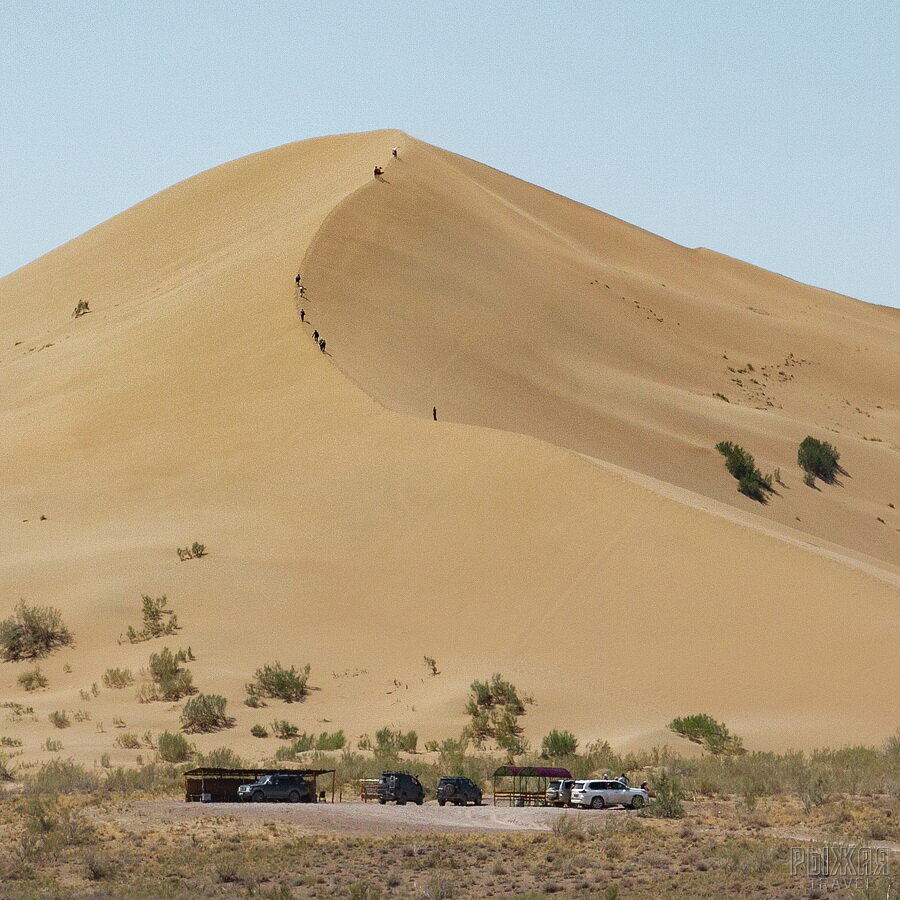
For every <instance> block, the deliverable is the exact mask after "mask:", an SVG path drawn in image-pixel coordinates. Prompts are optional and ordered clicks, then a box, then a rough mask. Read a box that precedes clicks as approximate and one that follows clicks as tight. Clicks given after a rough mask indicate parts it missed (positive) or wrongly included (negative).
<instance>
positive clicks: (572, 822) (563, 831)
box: [550, 813, 587, 841]
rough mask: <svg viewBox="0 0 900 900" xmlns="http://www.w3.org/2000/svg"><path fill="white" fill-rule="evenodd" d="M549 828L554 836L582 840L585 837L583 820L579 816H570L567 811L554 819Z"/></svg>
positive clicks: (568, 839)
mask: <svg viewBox="0 0 900 900" xmlns="http://www.w3.org/2000/svg"><path fill="white" fill-rule="evenodd" d="M550 830H551V831H552V832H553V834H554V835H555V836H556V837H559V838H562V839H563V840H567V841H572V840H575V841H583V840H584V839H585V837H587V835H586V834H585V827H584V820H583V819H582V818H581V817H580V816H571V815H569V814H568V813H563V814H562V815H561V816H559V817H558V818H556V819H554V820H553V825H552V826H551V828H550Z"/></svg>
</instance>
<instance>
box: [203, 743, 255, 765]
mask: <svg viewBox="0 0 900 900" xmlns="http://www.w3.org/2000/svg"><path fill="white" fill-rule="evenodd" d="M197 765H198V766H206V767H209V768H211V769H246V768H247V761H246V760H245V759H243V758H242V757H240V756H238V755H237V754H236V753H235V752H234V750H232V749H231V747H216V749H215V750H210V751H209V753H200V754H198V756H197Z"/></svg>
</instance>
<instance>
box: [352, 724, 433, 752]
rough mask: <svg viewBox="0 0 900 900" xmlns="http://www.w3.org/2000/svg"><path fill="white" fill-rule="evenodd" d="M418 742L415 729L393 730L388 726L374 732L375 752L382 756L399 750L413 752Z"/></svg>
mask: <svg viewBox="0 0 900 900" xmlns="http://www.w3.org/2000/svg"><path fill="white" fill-rule="evenodd" d="M339 734H343V732H339ZM418 744H419V736H418V735H417V734H416V732H415V731H407V732H406V733H405V734H404V732H402V731H399V730H397V731H395V730H393V729H392V728H391V727H390V726H385V727H384V728H379V729H378V731H376V732H375V747H374V749H375V752H376V753H379V754H381V755H382V756H390V755H393V754H395V753H397V752H399V751H403V752H404V753H415V752H416V747H418Z"/></svg>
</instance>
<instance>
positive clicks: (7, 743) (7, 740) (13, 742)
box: [0, 735, 22, 747]
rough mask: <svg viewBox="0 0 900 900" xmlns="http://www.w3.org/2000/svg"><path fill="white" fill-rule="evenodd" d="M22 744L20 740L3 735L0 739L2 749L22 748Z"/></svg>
mask: <svg viewBox="0 0 900 900" xmlns="http://www.w3.org/2000/svg"><path fill="white" fill-rule="evenodd" d="M21 746H22V742H21V741H20V740H19V739H18V738H11V737H7V736H6V735H3V737H0V747H21Z"/></svg>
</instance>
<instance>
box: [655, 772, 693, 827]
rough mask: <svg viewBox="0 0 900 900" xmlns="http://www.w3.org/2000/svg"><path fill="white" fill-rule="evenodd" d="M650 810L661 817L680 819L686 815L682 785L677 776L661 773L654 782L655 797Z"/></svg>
mask: <svg viewBox="0 0 900 900" xmlns="http://www.w3.org/2000/svg"><path fill="white" fill-rule="evenodd" d="M648 812H649V813H650V814H651V815H654V816H658V817H659V818H661V819H680V818H681V817H682V816H683V815H684V804H683V803H682V802H681V786H680V785H679V783H678V779H677V778H675V777H674V776H670V775H668V774H667V773H666V772H662V773H660V775H659V777H658V778H657V779H656V781H655V782H654V784H653V799H652V802H651V803H650V806H649V807H648Z"/></svg>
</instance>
